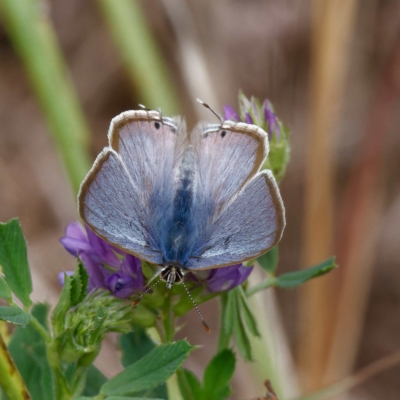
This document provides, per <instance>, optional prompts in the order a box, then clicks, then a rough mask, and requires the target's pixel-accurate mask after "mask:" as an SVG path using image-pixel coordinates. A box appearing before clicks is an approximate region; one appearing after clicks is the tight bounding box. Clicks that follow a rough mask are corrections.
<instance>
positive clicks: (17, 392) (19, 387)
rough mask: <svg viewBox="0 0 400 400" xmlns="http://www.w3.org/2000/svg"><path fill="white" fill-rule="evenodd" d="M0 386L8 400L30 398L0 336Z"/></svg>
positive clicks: (25, 399) (26, 399) (27, 399)
mask: <svg viewBox="0 0 400 400" xmlns="http://www.w3.org/2000/svg"><path fill="white" fill-rule="evenodd" d="M0 386H1V388H2V389H3V391H4V393H5V395H6V396H7V398H8V399H10V400H11V399H12V400H29V399H31V398H32V397H31V395H30V394H29V392H28V389H27V387H26V385H25V382H24V381H23V379H22V377H21V375H20V373H19V371H18V369H17V367H16V365H15V363H14V360H13V359H12V357H11V355H10V353H9V352H8V349H7V346H6V344H5V342H4V340H3V337H2V336H1V335H0Z"/></svg>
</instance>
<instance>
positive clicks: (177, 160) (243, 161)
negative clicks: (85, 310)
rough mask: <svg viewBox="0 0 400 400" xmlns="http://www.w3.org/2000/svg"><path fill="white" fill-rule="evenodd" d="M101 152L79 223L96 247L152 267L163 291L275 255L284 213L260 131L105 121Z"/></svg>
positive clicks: (134, 116)
mask: <svg viewBox="0 0 400 400" xmlns="http://www.w3.org/2000/svg"><path fill="white" fill-rule="evenodd" d="M108 140H109V146H108V147H105V148H104V150H103V151H102V152H101V153H100V154H99V155H98V157H97V159H96V160H95V162H94V164H93V166H92V168H91V170H90V171H89V173H88V174H87V176H86V178H85V179H84V181H83V182H82V185H81V188H80V192H79V195H78V205H79V213H80V215H81V217H82V219H83V220H84V221H85V223H86V224H87V225H88V226H89V227H90V228H91V229H92V230H93V231H94V232H95V233H96V234H97V235H98V236H100V237H101V238H103V239H104V240H106V241H107V242H109V243H111V244H112V245H114V246H116V247H117V248H120V249H122V250H124V251H125V252H127V253H130V254H133V255H134V256H137V257H138V258H140V259H142V260H145V261H147V262H149V263H151V264H155V265H159V266H161V267H162V268H163V269H162V271H161V275H160V276H161V279H162V280H164V281H165V282H166V286H167V288H169V289H171V288H172V286H173V284H175V283H180V282H182V281H183V276H184V273H185V271H197V270H206V269H211V268H221V267H225V266H230V265H233V264H238V263H241V262H244V261H246V260H250V259H254V258H256V257H258V256H260V255H261V254H263V253H265V252H266V251H268V250H269V249H271V248H272V247H274V246H275V245H276V244H277V243H278V242H279V240H280V239H281V236H282V233H283V230H284V227H285V210H284V206H283V202H282V199H281V196H280V193H279V189H278V186H277V184H276V181H275V179H274V177H273V175H272V173H271V171H269V170H262V171H260V168H261V166H262V165H263V162H264V160H265V159H266V157H267V154H268V151H269V145H268V136H267V134H266V132H265V131H264V130H262V129H261V128H259V127H258V126H255V125H251V124H245V123H241V122H233V121H229V120H226V121H221V123H220V124H205V123H199V124H198V125H197V126H196V127H195V128H194V129H193V131H192V132H188V130H187V129H186V124H185V121H184V120H183V119H182V118H181V117H174V118H169V117H165V116H163V115H162V113H161V111H155V110H136V111H126V112H123V113H122V114H120V115H118V116H117V117H115V118H114V119H113V120H112V121H111V125H110V128H109V132H108Z"/></svg>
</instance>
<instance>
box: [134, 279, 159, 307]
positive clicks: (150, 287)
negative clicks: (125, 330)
mask: <svg viewBox="0 0 400 400" xmlns="http://www.w3.org/2000/svg"><path fill="white" fill-rule="evenodd" d="M161 281H162V278H161V276H160V277H159V278H158V279H157V280H156V281H155V282H154V283H153V284H152V285H150V286H149V287H148V288H147V289H146V290H145V291H144V292H143V293H142V294H141V295H140V296H139V298H138V299H137V300H135V301H132V306H133V307H135V306H136V305H137V304H138V303H139V302H140V300H142V299H143V296H144V295H145V294H147V293H149V292H150V290H151V289H153V287H154V286H156V285H158V284H159V283H160V282H161Z"/></svg>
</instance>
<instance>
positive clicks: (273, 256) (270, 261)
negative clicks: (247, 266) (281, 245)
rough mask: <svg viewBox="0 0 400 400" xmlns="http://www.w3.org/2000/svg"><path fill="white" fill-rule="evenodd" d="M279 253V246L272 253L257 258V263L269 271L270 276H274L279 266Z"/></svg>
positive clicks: (268, 252)
mask: <svg viewBox="0 0 400 400" xmlns="http://www.w3.org/2000/svg"><path fill="white" fill-rule="evenodd" d="M278 260H279V251H278V246H275V247H274V248H272V249H271V250H270V251H267V252H266V253H265V254H263V255H262V256H260V257H258V258H257V262H258V263H259V264H260V266H261V267H262V268H263V269H264V270H265V271H267V272H268V273H269V274H274V273H275V271H276V267H277V266H278Z"/></svg>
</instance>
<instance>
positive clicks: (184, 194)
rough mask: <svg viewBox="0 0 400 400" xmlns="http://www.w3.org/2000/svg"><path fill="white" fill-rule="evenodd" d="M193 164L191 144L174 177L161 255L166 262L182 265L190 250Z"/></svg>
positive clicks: (194, 170) (193, 180) (193, 155)
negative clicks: (173, 187) (169, 217)
mask: <svg viewBox="0 0 400 400" xmlns="http://www.w3.org/2000/svg"><path fill="white" fill-rule="evenodd" d="M195 164H196V163H195V154H194V151H193V148H192V146H189V147H188V149H187V150H186V152H185V154H184V156H183V158H182V162H181V165H180V166H179V172H178V174H177V178H176V183H177V184H176V192H175V197H174V201H173V212H172V218H171V221H170V223H169V224H168V225H169V227H168V230H169V235H168V241H167V245H166V246H165V249H164V251H165V254H164V257H163V258H164V260H165V262H166V263H167V262H171V263H177V264H180V265H181V266H184V265H185V263H186V261H187V259H188V257H189V253H190V251H191V247H192V246H191V238H192V237H193V233H194V228H195V227H194V224H193V218H192V210H193V198H194V182H195V176H196V168H195Z"/></svg>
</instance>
